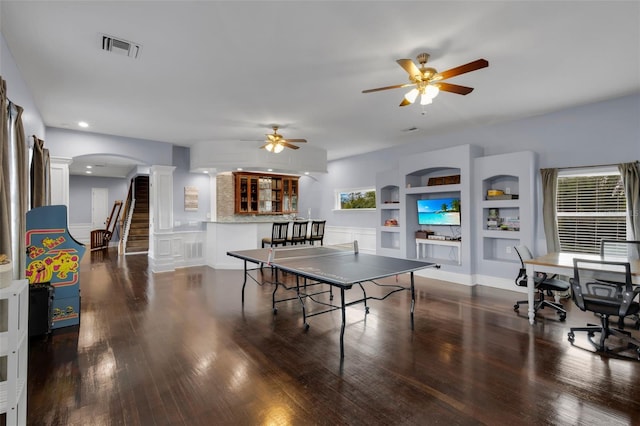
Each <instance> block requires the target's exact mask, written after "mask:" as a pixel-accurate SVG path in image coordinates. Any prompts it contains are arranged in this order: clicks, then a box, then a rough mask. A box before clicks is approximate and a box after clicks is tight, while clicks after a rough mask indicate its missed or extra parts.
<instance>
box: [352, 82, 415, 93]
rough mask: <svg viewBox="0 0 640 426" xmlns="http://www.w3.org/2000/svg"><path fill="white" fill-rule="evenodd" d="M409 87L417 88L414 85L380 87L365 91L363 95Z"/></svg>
mask: <svg viewBox="0 0 640 426" xmlns="http://www.w3.org/2000/svg"><path fill="white" fill-rule="evenodd" d="M409 86H415V85H414V84H413V83H405V84H396V85H395V86H387V87H378V88H377V89H367V90H363V91H362V93H371V92H379V91H381V90H389V89H401V88H403V87H409Z"/></svg>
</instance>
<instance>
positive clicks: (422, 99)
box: [420, 93, 433, 105]
mask: <svg viewBox="0 0 640 426" xmlns="http://www.w3.org/2000/svg"><path fill="white" fill-rule="evenodd" d="M432 102H433V98H430V97H429V96H428V95H427V94H426V93H423V94H422V96H420V105H429V104H430V103H432Z"/></svg>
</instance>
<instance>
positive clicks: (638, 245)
mask: <svg viewBox="0 0 640 426" xmlns="http://www.w3.org/2000/svg"><path fill="white" fill-rule="evenodd" d="M639 256H640V241H633V240H601V241H600V257H601V258H602V259H603V260H617V259H615V258H621V259H638V258H639ZM629 317H630V318H631V319H632V320H633V321H634V327H635V328H636V330H639V329H640V315H638V314H634V315H629ZM618 327H619V328H624V318H622V317H621V318H619V320H618Z"/></svg>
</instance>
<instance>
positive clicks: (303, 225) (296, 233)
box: [287, 220, 309, 245]
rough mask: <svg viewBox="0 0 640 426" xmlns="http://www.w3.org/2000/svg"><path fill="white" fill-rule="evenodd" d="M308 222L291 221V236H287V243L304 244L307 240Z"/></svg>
mask: <svg viewBox="0 0 640 426" xmlns="http://www.w3.org/2000/svg"><path fill="white" fill-rule="evenodd" d="M308 224H309V222H307V221H306V220H305V221H301V222H293V227H292V229H291V236H290V237H289V238H287V243H289V244H291V245H294V244H295V245H297V244H304V243H305V242H306V241H307V225H308Z"/></svg>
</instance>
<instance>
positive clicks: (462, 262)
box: [376, 145, 536, 288]
mask: <svg viewBox="0 0 640 426" xmlns="http://www.w3.org/2000/svg"><path fill="white" fill-rule="evenodd" d="M535 167H536V155H535V153H533V152H529V151H525V152H515V153H509V154H500V155H490V156H484V155H483V151H482V148H480V147H477V146H474V145H460V146H455V147H451V148H444V149H440V150H434V151H429V152H424V153H418V154H413V155H410V156H407V157H403V158H401V159H400V160H399V164H398V167H397V168H395V169H392V170H387V171H383V172H380V173H378V174H377V175H376V200H377V213H378V223H377V247H376V253H377V254H381V255H385V256H393V257H400V258H407V259H420V260H425V261H430V262H435V263H437V264H438V265H440V266H441V268H440V269H439V270H437V271H435V270H433V269H428V270H425V271H427V272H425V274H429V275H430V276H436V277H438V278H442V279H447V280H451V281H453V282H458V283H461V284H468V285H473V284H489V285H493V286H498V287H503V286H504V287H507V286H508V288H511V286H512V285H513V280H512V279H511V277H512V276H513V277H515V274H517V271H518V270H517V268H518V266H519V261H518V258H517V255H516V254H515V252H514V251H513V246H515V245H518V244H526V245H528V246H530V247H532V246H533V241H534V236H535V220H534V218H535V209H536V206H535V202H534V200H535V170H536V168H535ZM448 176H459V177H460V178H459V183H452V184H441V185H433V184H430V181H433V180H436V181H437V180H438V178H442V177H448ZM489 189H496V190H502V191H504V192H510V193H511V194H518V198H517V199H509V200H487V199H486V195H487V191H488V190H489ZM426 198H428V199H439V198H458V199H460V216H461V223H460V226H449V225H439V226H433V225H430V226H427V225H419V224H418V211H417V200H419V199H426ZM491 209H497V210H498V211H499V214H500V215H501V217H505V218H512V219H513V222H517V223H519V229H517V230H514V229H513V227H512V228H511V229H510V230H491V229H487V218H488V216H489V211H490V210H491ZM389 219H395V220H396V221H397V226H389V225H388V220H389ZM385 224H387V225H385ZM419 230H424V231H427V230H428V231H431V232H434V233H436V234H439V235H442V236H446V237H448V238H450V239H448V240H447V241H445V242H442V241H437V240H436V241H433V240H417V239H416V231H419ZM496 278H497V279H496Z"/></svg>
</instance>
